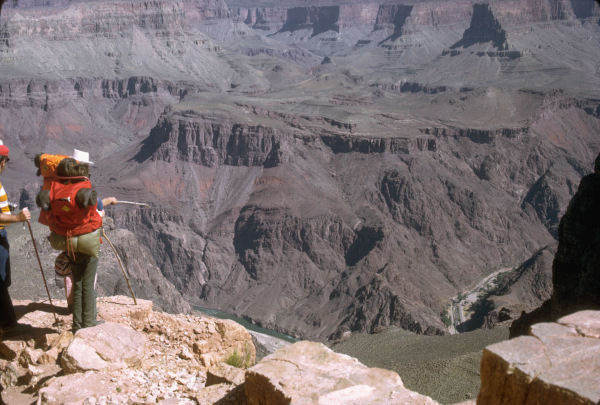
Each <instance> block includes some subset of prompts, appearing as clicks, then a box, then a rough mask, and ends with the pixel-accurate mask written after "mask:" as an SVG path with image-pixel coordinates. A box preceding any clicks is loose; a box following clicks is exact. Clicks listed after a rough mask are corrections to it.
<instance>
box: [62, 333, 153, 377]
mask: <svg viewBox="0 0 600 405" xmlns="http://www.w3.org/2000/svg"><path fill="white" fill-rule="evenodd" d="M145 346H146V337H145V336H144V334H143V333H141V332H137V331H135V330H133V329H132V328H131V327H130V326H127V325H121V324H118V323H113V322H107V323H104V324H101V325H98V326H94V327H92V328H85V329H81V330H79V331H78V332H77V334H75V338H74V339H73V342H71V344H70V345H69V346H68V347H67V349H66V350H65V352H64V353H63V355H62V357H61V365H62V367H63V369H64V370H65V372H66V373H77V372H81V371H88V370H109V369H119V368H125V367H137V366H139V365H140V364H141V362H142V359H143V358H144V350H145Z"/></svg>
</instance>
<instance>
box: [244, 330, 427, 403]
mask: <svg viewBox="0 0 600 405" xmlns="http://www.w3.org/2000/svg"><path fill="white" fill-rule="evenodd" d="M244 391H245V392H246V399H247V401H248V404H249V405H267V404H269V405H284V404H290V403H292V404H295V403H298V404H301V403H314V404H319V405H326V404H359V403H360V404H384V403H385V404H390V405H392V404H398V405H399V404H423V405H426V404H431V405H434V404H437V402H436V401H434V400H432V399H431V398H429V397H426V396H423V395H420V394H418V393H416V392H412V391H410V390H408V389H406V388H404V386H403V384H402V380H401V379H400V377H399V376H398V374H396V373H395V372H393V371H388V370H383V369H377V368H368V367H366V366H365V365H363V364H361V363H360V362H359V361H358V360H356V359H354V358H352V357H349V356H346V355H343V354H338V353H335V352H333V351H331V350H330V349H328V348H327V347H325V346H324V345H322V344H321V343H314V342H299V343H295V344H293V345H291V346H288V347H286V348H284V349H280V350H278V351H277V352H275V353H273V354H271V355H269V356H267V357H265V358H264V359H263V360H262V361H261V362H260V363H259V364H257V365H256V366H254V367H252V368H250V369H248V371H246V379H245V384H244Z"/></svg>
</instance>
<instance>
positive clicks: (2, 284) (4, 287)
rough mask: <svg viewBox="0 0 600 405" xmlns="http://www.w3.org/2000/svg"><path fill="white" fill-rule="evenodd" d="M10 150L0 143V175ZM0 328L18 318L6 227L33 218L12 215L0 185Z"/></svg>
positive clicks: (4, 192) (11, 324)
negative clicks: (10, 290)
mask: <svg viewBox="0 0 600 405" xmlns="http://www.w3.org/2000/svg"><path fill="white" fill-rule="evenodd" d="M8 153H9V149H8V147H7V146H6V145H4V143H3V142H2V141H0V174H1V173H2V172H3V171H4V169H5V168H6V164H7V163H8V161H9V158H8ZM0 210H1V212H0V328H2V329H7V328H10V327H13V326H16V325H17V316H16V314H15V310H14V307H13V304H12V300H11V299H10V295H9V293H8V287H9V286H10V284H11V277H10V256H9V244H8V238H7V235H6V229H4V225H6V224H9V223H13V222H24V221H28V220H29V219H30V218H31V214H30V213H29V210H28V209H27V208H23V210H22V211H21V212H19V213H18V214H11V213H10V208H9V206H8V197H7V195H6V191H5V190H4V187H3V186H2V184H1V183H0Z"/></svg>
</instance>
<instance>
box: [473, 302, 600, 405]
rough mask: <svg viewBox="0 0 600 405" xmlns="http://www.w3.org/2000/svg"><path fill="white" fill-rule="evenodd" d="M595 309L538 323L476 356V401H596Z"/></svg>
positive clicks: (598, 332) (598, 321)
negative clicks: (478, 385) (525, 333)
mask: <svg viewBox="0 0 600 405" xmlns="http://www.w3.org/2000/svg"><path fill="white" fill-rule="evenodd" d="M598 365H600V311H580V312H577V313H574V314H571V315H568V316H565V317H563V318H560V319H559V320H558V322H557V323H538V324H536V325H533V326H532V327H531V329H530V335H529V336H521V337H518V338H516V339H511V340H507V341H504V342H500V343H497V344H494V345H491V346H488V347H487V348H486V349H484V351H483V356H482V358H481V391H480V392H479V396H478V397H477V403H478V404H546V405H553V404H590V405H591V404H598V403H600V384H598V381H600V368H599V367H598Z"/></svg>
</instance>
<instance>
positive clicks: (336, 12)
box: [279, 6, 340, 37]
mask: <svg viewBox="0 0 600 405" xmlns="http://www.w3.org/2000/svg"><path fill="white" fill-rule="evenodd" d="M339 18H340V8H339V6H328V7H294V8H290V9H288V11H287V18H286V20H285V23H284V25H283V27H282V28H281V30H280V31H279V32H294V31H298V30H301V29H310V28H312V30H313V32H312V35H311V36H312V37H314V36H316V35H319V34H321V33H323V32H326V31H335V32H340V26H339Z"/></svg>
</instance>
